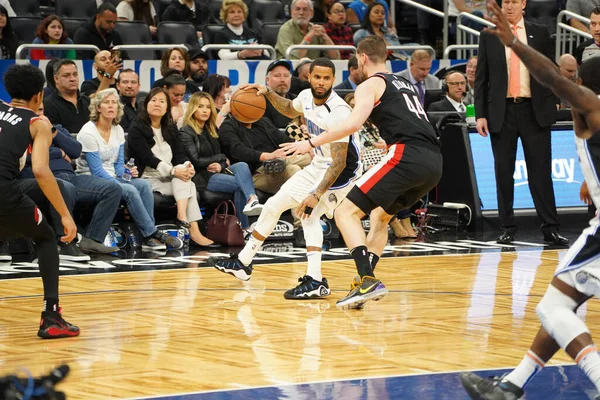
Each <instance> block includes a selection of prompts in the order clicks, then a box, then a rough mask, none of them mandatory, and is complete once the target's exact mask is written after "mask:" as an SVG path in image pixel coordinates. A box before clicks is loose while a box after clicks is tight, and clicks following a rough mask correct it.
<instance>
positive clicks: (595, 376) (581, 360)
mask: <svg viewBox="0 0 600 400" xmlns="http://www.w3.org/2000/svg"><path fill="white" fill-rule="evenodd" d="M575 362H576V363H577V365H579V368H581V369H582V370H583V372H585V374H586V375H587V376H588V378H590V381H592V383H593V384H594V385H595V386H596V390H598V391H599V392H600V355H598V348H597V347H596V346H595V345H593V344H590V345H589V346H586V347H584V348H583V349H581V351H580V352H579V354H577V357H575Z"/></svg>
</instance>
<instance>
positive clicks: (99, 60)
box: [81, 50, 123, 97]
mask: <svg viewBox="0 0 600 400" xmlns="http://www.w3.org/2000/svg"><path fill="white" fill-rule="evenodd" d="M122 66H123V65H122V64H121V61H120V60H118V59H113V58H112V57H111V54H110V51H108V50H102V51H101V52H99V53H97V54H96V55H95V56H94V63H93V64H92V69H93V70H94V71H96V74H97V75H98V76H97V77H96V78H92V79H88V80H85V81H83V83H82V84H81V93H83V94H84V95H86V96H90V97H91V96H93V95H94V93H96V92H97V91H98V88H99V87H100V83H101V82H100V78H99V77H100V76H101V77H103V79H107V80H108V87H111V88H113V89H115V88H116V87H117V78H116V77H115V73H116V72H117V71H118V70H119V69H121V68H122ZM105 89H107V88H105Z"/></svg>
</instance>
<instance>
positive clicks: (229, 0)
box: [219, 0, 248, 22]
mask: <svg viewBox="0 0 600 400" xmlns="http://www.w3.org/2000/svg"><path fill="white" fill-rule="evenodd" d="M229 7H239V8H241V9H242V12H243V13H244V19H246V18H248V6H247V5H246V3H244V2H243V1H242V0H225V1H223V3H222V4H221V10H220V11H219V18H220V19H221V21H223V22H226V21H225V20H226V19H227V11H228V10H229Z"/></svg>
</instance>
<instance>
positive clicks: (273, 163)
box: [263, 158, 285, 174]
mask: <svg viewBox="0 0 600 400" xmlns="http://www.w3.org/2000/svg"><path fill="white" fill-rule="evenodd" d="M263 167H264V170H265V174H278V173H280V172H283V171H284V170H285V158H274V159H272V160H266V161H263Z"/></svg>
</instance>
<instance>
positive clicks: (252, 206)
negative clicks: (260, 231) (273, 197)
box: [242, 200, 264, 217]
mask: <svg viewBox="0 0 600 400" xmlns="http://www.w3.org/2000/svg"><path fill="white" fill-rule="evenodd" d="M263 207H264V206H263V205H262V204H260V203H259V202H258V200H254V201H253V202H251V203H246V206H245V207H244V210H243V211H242V212H243V213H244V215H247V216H249V217H256V216H259V215H260V213H261V212H262V209H263Z"/></svg>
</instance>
